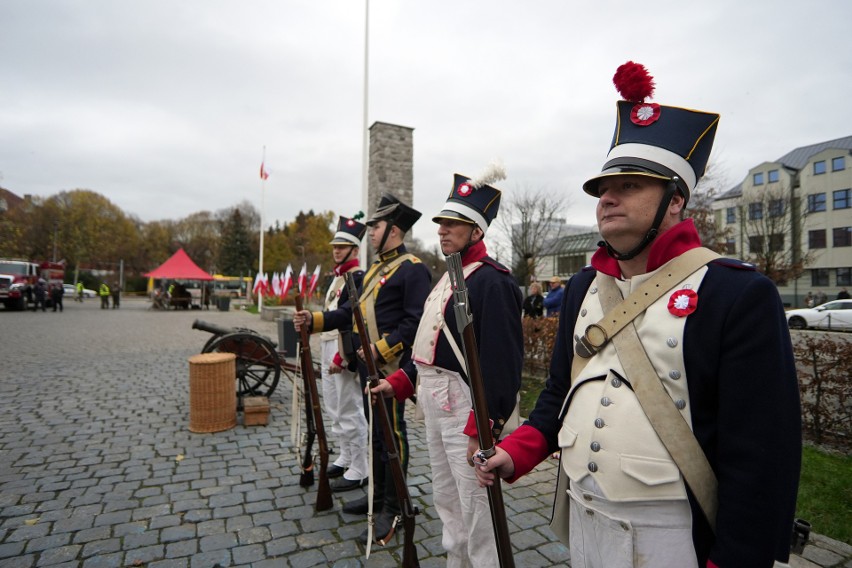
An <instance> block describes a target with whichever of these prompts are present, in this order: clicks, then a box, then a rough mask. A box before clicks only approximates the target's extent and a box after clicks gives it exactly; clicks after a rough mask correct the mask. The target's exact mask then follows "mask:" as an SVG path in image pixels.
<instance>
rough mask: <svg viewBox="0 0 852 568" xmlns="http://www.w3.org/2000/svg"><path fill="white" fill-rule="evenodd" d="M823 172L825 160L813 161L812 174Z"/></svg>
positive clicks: (816, 174)
mask: <svg viewBox="0 0 852 568" xmlns="http://www.w3.org/2000/svg"><path fill="white" fill-rule="evenodd" d="M824 173H825V160H820V161H819V162H814V175H815V176H818V175H820V174H824Z"/></svg>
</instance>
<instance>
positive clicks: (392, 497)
mask: <svg viewBox="0 0 852 568" xmlns="http://www.w3.org/2000/svg"><path fill="white" fill-rule="evenodd" d="M384 465H385V467H384V470H385V471H384V474H383V475H384V482H385V483H384V486H385V489H384V496H383V498H382V500H381V503H380V507H377V506H376V505H375V504H374V505H373V519H374V524H373V540H374V541H375V542H379V543H380V544H384V543H386V542H387V541H388V540H389V539H390V537H392V536H393V532H394V531H395V530H396V527H395V524H396V518H397V516H399V499H398V498H397V495H396V486H395V485H394V481H393V474H392V473H391V471H390V465H388V464H384ZM373 496H374V497H375V494H374V495H373ZM358 540H359V541H360V542H361V544H364V545H366V544H367V531H366V530H365V531H364V532H362V533H361V535H360V536H359V537H358Z"/></svg>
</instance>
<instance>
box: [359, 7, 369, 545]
mask: <svg viewBox="0 0 852 568" xmlns="http://www.w3.org/2000/svg"><path fill="white" fill-rule="evenodd" d="M369 78H370V0H366V14H365V16H364V119H363V130H362V133H361V134H362V137H361V208H362V210H363V211H364V215H366V218H367V219H369V218H370V196H369V181H368V173H367V170H368V169H369V156H368V151H369V145H370V137H369V130H368V129H367V119H368V116H367V111H368V109H369V99H368V95H369V84H370V81H369ZM359 256H360V257H361V258H360V259H359V260H360V262H361V266H363V267H366V266H367V247H361V254H360V255H359ZM365 270H366V268H365ZM367 557H368V558H369V555H368V556H367Z"/></svg>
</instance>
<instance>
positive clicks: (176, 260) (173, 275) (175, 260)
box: [145, 249, 213, 280]
mask: <svg viewBox="0 0 852 568" xmlns="http://www.w3.org/2000/svg"><path fill="white" fill-rule="evenodd" d="M145 276H148V277H149V278H170V279H174V280H213V277H212V276H210V275H209V274H207V273H206V272H204V271H203V270H201V269H200V268H198V265H197V264H195V263H194V262H192V259H191V258H189V255H188V254H186V251H184V250H183V249H180V250H178V251H177V252H176V253H174V254H173V255H172V256H171V258H169V259H168V260H167V261H166V262H164V263H163V264H161V265H160V266H158V267H157V268H155V269H154V270H152V271H151V272H149V273H148V274H145Z"/></svg>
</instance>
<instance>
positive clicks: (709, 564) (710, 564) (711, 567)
mask: <svg viewBox="0 0 852 568" xmlns="http://www.w3.org/2000/svg"><path fill="white" fill-rule="evenodd" d="M707 568H719V567H718V566H716V563H715V562H713V561H712V560H710V559H709V558H708V559H707Z"/></svg>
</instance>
